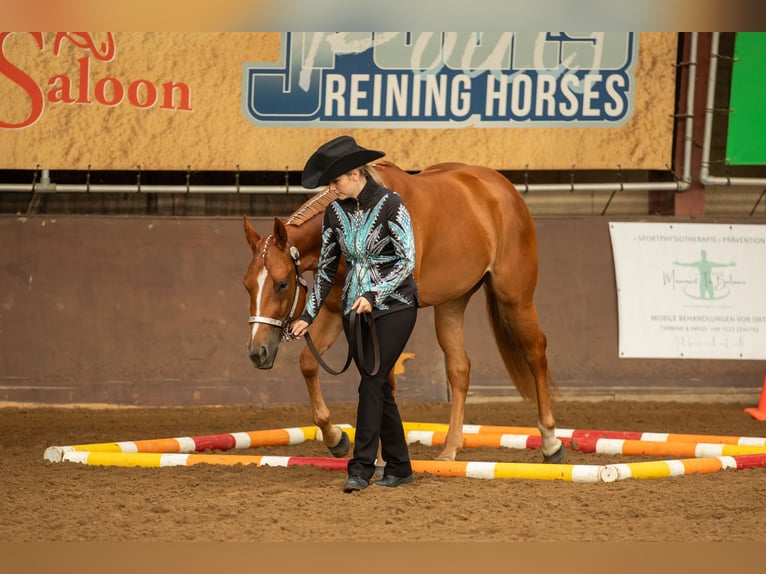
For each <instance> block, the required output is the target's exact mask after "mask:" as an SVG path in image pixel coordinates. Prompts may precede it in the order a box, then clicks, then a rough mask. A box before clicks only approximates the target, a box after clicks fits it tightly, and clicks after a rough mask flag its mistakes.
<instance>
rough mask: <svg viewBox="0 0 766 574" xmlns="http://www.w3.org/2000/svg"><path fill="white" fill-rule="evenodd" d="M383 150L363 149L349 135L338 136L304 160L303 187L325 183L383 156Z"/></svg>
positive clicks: (313, 186)
mask: <svg viewBox="0 0 766 574" xmlns="http://www.w3.org/2000/svg"><path fill="white" fill-rule="evenodd" d="M384 155H386V154H385V152H382V151H378V150H374V149H365V148H363V147H361V146H359V145H357V143H356V141H354V138H352V137H351V136H340V137H337V138H335V139H333V140H330V141H328V142H327V143H325V144H323V145H321V146H320V147H319V149H317V150H316V151H315V152H314V153H313V154H312V155H311V157H310V158H309V159H308V161H307V162H306V166H305V167H304V168H303V175H302V176H301V184H302V185H303V187H305V188H308V189H313V188H315V187H317V186H319V185H327V184H328V183H330V182H331V181H332V180H333V179H335V178H336V177H339V176H341V175H343V174H344V173H348V172H349V171H351V170H352V169H354V168H356V167H360V166H363V165H366V164H368V163H370V162H371V161H375V160H376V159H378V158H381V157H383V156H384Z"/></svg>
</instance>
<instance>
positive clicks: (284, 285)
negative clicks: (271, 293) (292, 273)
mask: <svg viewBox="0 0 766 574" xmlns="http://www.w3.org/2000/svg"><path fill="white" fill-rule="evenodd" d="M287 284H288V283H287V279H282V281H280V282H279V284H278V285H277V290H278V291H280V292H281V291H285V290H286V289H287Z"/></svg>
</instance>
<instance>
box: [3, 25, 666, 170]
mask: <svg viewBox="0 0 766 574" xmlns="http://www.w3.org/2000/svg"><path fill="white" fill-rule="evenodd" d="M676 54H677V34H676V33H665V32H663V33H660V32H657V33H640V34H639V33H637V32H578V33H569V32H541V33H538V32H535V33H525V32H513V33H511V32H492V33H490V32H465V33H457V32H410V33H405V32H364V33H362V32H347V33H339V32H332V33H329V32H282V33H278V32H250V33H245V32H242V33H240V32H238V33H231V32H220V33H212V32H200V33H192V32H99V33H88V32H0V169H35V168H37V167H38V166H39V167H40V168H48V169H73V170H86V169H91V170H131V169H142V170H181V171H187V170H231V171H234V170H238V169H239V170H247V171H283V170H285V169H288V170H300V169H302V168H303V165H304V163H305V161H306V159H307V158H308V156H309V155H310V154H311V153H312V152H313V150H314V149H316V147H318V146H319V145H320V144H322V143H323V142H325V141H327V140H328V139H330V138H332V137H335V136H337V135H339V134H341V133H351V135H353V136H355V137H356V138H357V140H358V141H359V143H360V144H362V145H364V146H365V147H370V148H374V149H381V150H384V151H385V152H386V155H387V157H388V158H389V159H390V160H391V161H393V162H395V163H397V164H399V166H400V167H402V168H404V169H407V170H415V171H417V170H421V169H424V168H425V167H427V166H428V165H432V164H435V163H440V162H448V161H462V162H467V163H475V164H481V165H487V166H489V167H492V168H495V169H499V170H524V169H529V170H564V169H565V170H568V171H569V170H572V169H583V170H584V169H605V170H616V169H620V168H622V169H645V170H664V169H666V168H667V165H669V164H671V163H672V148H673V126H674V120H673V114H674V102H675V90H676V88H675V85H676V81H675V73H676V72H675V70H676V68H675V64H676Z"/></svg>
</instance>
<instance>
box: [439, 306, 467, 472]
mask: <svg viewBox="0 0 766 574" xmlns="http://www.w3.org/2000/svg"><path fill="white" fill-rule="evenodd" d="M468 300H469V297H468V296H465V297H463V298H461V299H458V300H455V301H449V302H447V303H442V304H440V305H437V306H436V307H434V323H435V326H436V339H437V340H438V342H439V346H440V347H441V349H442V351H443V352H444V359H445V362H446V364H447V378H448V379H449V384H450V389H451V391H452V397H451V401H450V402H451V405H450V417H449V430H448V431H447V438H446V440H445V443H444V449H443V450H442V452H441V454H440V455H439V456H438V457H436V460H455V457H456V456H457V452H458V450H460V449H461V448H462V447H463V419H464V417H465V400H466V397H467V396H468V384H469V375H470V371H471V360H470V359H469V358H468V355H467V354H466V352H465V336H464V326H463V317H464V314H465V307H466V305H467V304H468Z"/></svg>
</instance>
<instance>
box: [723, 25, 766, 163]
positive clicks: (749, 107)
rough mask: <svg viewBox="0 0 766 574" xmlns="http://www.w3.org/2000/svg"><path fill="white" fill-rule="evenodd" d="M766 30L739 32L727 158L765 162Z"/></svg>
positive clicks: (732, 88) (731, 161)
mask: <svg viewBox="0 0 766 574" xmlns="http://www.w3.org/2000/svg"><path fill="white" fill-rule="evenodd" d="M764 94H766V32H738V33H737V36H736V39H735V44H734V62H733V63H732V76H731V96H730V104H729V109H730V110H731V111H730V113H729V127H728V133H727V138H726V161H727V162H728V163H729V164H731V165H766V146H765V145H763V134H764V133H766V131H764V130H766V106H764Z"/></svg>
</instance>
